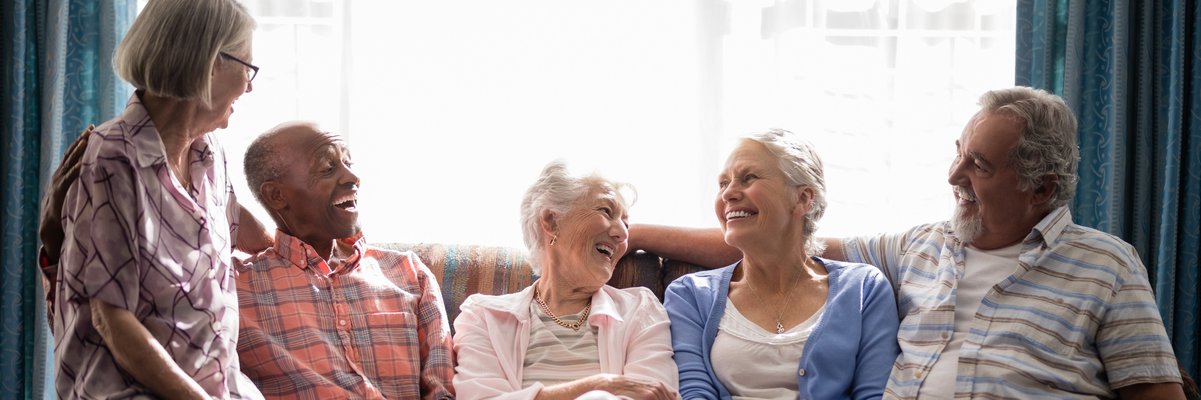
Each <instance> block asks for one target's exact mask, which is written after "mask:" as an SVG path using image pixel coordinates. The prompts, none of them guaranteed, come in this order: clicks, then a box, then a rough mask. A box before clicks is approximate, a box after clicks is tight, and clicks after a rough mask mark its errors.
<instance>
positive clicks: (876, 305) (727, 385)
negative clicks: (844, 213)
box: [665, 129, 899, 399]
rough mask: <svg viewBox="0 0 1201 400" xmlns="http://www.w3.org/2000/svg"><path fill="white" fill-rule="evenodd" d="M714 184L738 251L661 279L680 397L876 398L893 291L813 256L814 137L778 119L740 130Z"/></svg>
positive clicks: (855, 267) (818, 189)
mask: <svg viewBox="0 0 1201 400" xmlns="http://www.w3.org/2000/svg"><path fill="white" fill-rule="evenodd" d="M718 183H719V187H720V190H719V192H718V196H717V199H716V202H715V203H716V204H715V209H716V212H717V218H718V221H720V224H721V229H722V233H723V234H724V235H725V240H726V243H729V244H730V245H731V246H734V247H736V248H738V249H739V250H741V251H742V254H743V259H742V260H741V261H739V262H737V263H734V264H733V265H730V266H728V267H725V268H721V269H717V270H712V271H705V272H699V273H695V274H690V275H686V276H683V277H680V278H679V279H677V280H676V281H675V282H672V284H671V285H670V286H669V287H668V288H667V294H666V299H665V306H666V308H667V313H668V315H669V316H670V318H671V335H672V347H673V350H674V351H675V361H676V365H677V366H679V370H680V395H681V396H682V397H683V398H685V399H697V398H700V399H716V398H722V399H727V398H738V397H744V398H773V399H784V398H787V399H798V398H799V399H845V398H853V399H865V398H880V397H881V396H882V394H883V393H884V386H885V384H886V383H887V381H888V374H889V371H890V370H891V369H892V364H893V362H895V360H896V357H897V354H898V352H899V349H898V347H897V340H896V337H897V307H896V300H895V298H894V296H893V292H892V287H891V286H889V284H888V282H887V280H885V278H884V275H883V274H882V273H881V272H880V271H879V270H878V269H876V268H875V267H872V266H870V265H864V264H850V263H842V262H835V261H831V260H826V259H823V258H820V257H817V256H816V255H817V254H821V252H822V250H823V246H822V245H821V242H820V241H818V240H816V238H814V236H813V234H814V232H815V231H816V230H817V221H818V220H820V219H821V217H822V214H823V213H824V211H825V208H826V200H825V178H824V177H823V173H822V164H821V160H820V159H819V158H818V157H817V154H816V153H815V152H814V150H813V147H812V146H811V145H810V144H809V143H807V142H805V141H804V140H802V139H800V138H799V137H797V136H796V135H795V134H793V133H791V132H788V131H784V130H778V129H777V130H771V131H768V132H763V133H759V134H756V135H752V136H750V137H747V138H744V139H743V140H742V141H741V142H740V143H739V146H738V147H737V148H736V149H735V150H734V151H733V153H731V154H730V157H729V159H728V160H727V161H726V166H725V168H724V169H723V171H722V172H721V174H720V175H718Z"/></svg>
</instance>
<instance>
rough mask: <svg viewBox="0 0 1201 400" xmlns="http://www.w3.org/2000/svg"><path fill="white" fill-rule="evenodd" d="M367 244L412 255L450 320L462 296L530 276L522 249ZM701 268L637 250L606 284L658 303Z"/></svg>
mask: <svg viewBox="0 0 1201 400" xmlns="http://www.w3.org/2000/svg"><path fill="white" fill-rule="evenodd" d="M372 245H374V246H377V247H381V248H386V249H392V250H399V251H412V252H414V253H416V254H417V256H418V257H420V258H421V261H423V262H425V265H426V266H428V267H429V269H430V271H432V272H433V273H434V276H435V277H437V279H438V285H439V286H440V287H441V289H442V301H443V302H444V303H445V305H446V314H447V316H448V317H449V318H450V320H449V321H448V322H450V323H452V324H453V322H454V320H455V318H456V317H458V316H459V305H460V304H463V301H464V300H467V296H470V295H472V294H476V293H484V294H493V295H496V294H506V293H514V292H518V291H521V289H524V288H525V287H526V286H529V285H530V283H531V282H533V281H534V279H535V277H534V272H533V270H532V269H531V268H530V263H529V262H528V261H527V257H528V254H526V250H525V249H520V248H513V247H502V246H479V245H457V244H438V243H418V244H411V243H373V244H372ZM703 269H705V268H703V267H700V266H697V265H695V264H689V263H686V262H682V261H675V260H667V259H664V258H662V257H659V256H657V255H654V254H651V253H647V252H644V251H637V252H632V253H630V254H627V255H626V256H625V257H622V258H621V260H619V261H618V262H617V267H616V268H614V270H613V277H612V278H610V279H609V285H611V286H614V287H619V288H626V287H633V286H644V287H646V288H648V289H650V290H651V291H652V292H654V293H655V296H658V297H659V301H663V291H664V290H665V289H667V285H668V284H670V283H671V281H673V280H675V279H676V278H678V277H680V276H681V275H684V274H689V273H692V272H696V271H701V270H703ZM452 326H453V325H452Z"/></svg>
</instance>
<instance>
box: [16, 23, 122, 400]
mask: <svg viewBox="0 0 1201 400" xmlns="http://www.w3.org/2000/svg"><path fill="white" fill-rule="evenodd" d="M136 11H137V1H136V0H100V1H96V0H6V1H4V2H3V3H2V4H0V25H3V28H2V30H0V35H2V36H0V42H2V44H0V51H2V52H3V54H2V55H0V57H4V59H6V60H11V61H10V62H7V63H5V64H4V66H3V80H2V82H3V83H2V84H0V85H2V86H0V107H2V110H3V113H4V114H5V123H4V125H3V128H2V129H0V130H2V131H3V137H4V140H3V142H2V143H0V154H3V155H4V158H3V165H2V166H0V168H3V174H2V175H0V180H2V182H0V183H2V184H3V186H2V187H3V192H2V196H0V203H2V206H3V212H4V217H3V220H4V222H3V226H2V227H0V234H2V235H3V238H2V239H0V267H2V270H0V274H2V276H3V280H2V281H0V299H2V300H0V398H3V399H19V398H53V397H55V396H54V391H53V387H52V378H53V377H52V374H53V369H52V368H50V361H51V347H52V343H51V338H50V335H49V328H48V326H47V322H46V318H45V315H46V312H45V308H46V305H45V302H44V301H43V299H42V288H41V281H40V278H39V275H38V274H39V272H38V270H37V267H36V265H37V264H36V251H37V244H38V238H37V223H38V206H39V200H40V198H41V193H42V190H43V186H44V184H45V182H46V181H47V178H48V177H49V175H50V173H51V172H52V171H53V169H54V168H55V167H57V165H58V162H59V160H60V159H61V157H62V152H63V151H64V150H65V149H66V146H67V145H69V144H70V142H71V141H72V140H73V139H74V138H75V136H76V135H78V134H79V132H80V131H81V130H83V128H85V127H86V126H87V124H90V123H97V124H98V123H100V122H103V121H104V120H106V119H108V118H110V117H111V116H113V115H116V114H117V112H118V111H120V110H121V107H123V105H124V102H125V99H126V98H128V96H129V94H130V91H131V88H129V86H128V85H127V84H125V83H124V82H121V81H120V80H119V79H118V78H117V77H116V76H115V74H114V73H113V69H112V54H113V50H114V49H115V48H116V44H117V43H119V42H120V39H121V37H122V36H123V35H124V33H125V31H126V30H127V29H128V27H129V24H130V23H131V22H132V21H133V18H134V15H135V13H136Z"/></svg>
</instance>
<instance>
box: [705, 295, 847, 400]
mask: <svg viewBox="0 0 1201 400" xmlns="http://www.w3.org/2000/svg"><path fill="white" fill-rule="evenodd" d="M825 309H826V307H825V306H822V308H820V309H818V310H817V312H815V313H813V316H811V317H809V319H807V320H805V322H802V323H800V324H798V325H797V326H794V327H792V329H789V330H788V331H787V332H784V333H780V334H777V333H775V332H768V331H767V330H766V329H763V327H761V326H759V325H756V324H755V323H754V322H751V321H750V320H748V319H746V317H745V316H743V315H742V313H740V312H738V308H737V307H734V303H733V302H731V301H730V300H729V299H726V311H725V314H724V315H722V317H721V323H720V324H719V325H718V327H717V329H718V331H717V338H716V339H715V340H714V341H713V348H712V349H711V352H710V359H712V360H713V374H714V375H717V380H719V381H721V384H722V385H725V387H726V390H729V391H730V395H731V396H733V398H735V399H744V398H755V399H796V398H797V394H798V393H799V392H798V389H797V368H799V364H800V360H801V354H802V353H804V352H805V342H806V341H808V340H809V334H811V333H813V328H814V327H815V326H816V325H817V320H818V319H820V317H821V315H822V312H823V311H825Z"/></svg>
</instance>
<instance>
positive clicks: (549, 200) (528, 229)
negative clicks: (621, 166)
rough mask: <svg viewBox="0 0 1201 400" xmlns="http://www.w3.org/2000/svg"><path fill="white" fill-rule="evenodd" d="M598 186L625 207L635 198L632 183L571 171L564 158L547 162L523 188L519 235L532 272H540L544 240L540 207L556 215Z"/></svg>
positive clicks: (538, 273)
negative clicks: (524, 189) (576, 173)
mask: <svg viewBox="0 0 1201 400" xmlns="http://www.w3.org/2000/svg"><path fill="white" fill-rule="evenodd" d="M597 189H604V190H607V191H611V192H613V193H614V194H615V195H616V196H617V200H618V201H620V202H621V204H622V206H624V207H625V208H626V209H627V210H628V209H629V208H630V205H631V204H633V202H634V200H636V198H637V192H635V191H634V187H633V186H630V185H629V184H627V183H624V182H614V181H610V180H608V179H605V178H604V177H602V176H600V175H598V174H596V173H591V174H587V175H573V174H572V173H571V172H570V171H568V169H567V163H566V162H564V161H563V160H554V161H551V162H550V163H549V164H547V165H546V167H544V168H543V169H542V174H541V175H539V176H538V180H537V181H535V182H534V184H533V185H530V188H529V189H527V190H526V192H525V196H524V198H522V200H521V235H522V239H524V240H525V246H526V248H527V249H529V254H530V257H529V261H530V267H532V268H533V270H534V274H535V275H541V274H542V265H541V257H540V255H541V254H542V250H543V242H544V241H546V238H545V237H543V234H542V229H541V225H540V221H539V216H540V215H541V214H542V211H543V210H550V212H552V213H554V214H555V215H567V212H568V211H571V208H572V207H573V206H574V205H575V202H576V200H579V199H580V198H581V197H584V196H587V195H588V194H589V193H592V192H593V191H594V190H597ZM627 193H628V194H629V195H630V198H629V199H627V197H626V195H627Z"/></svg>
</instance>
